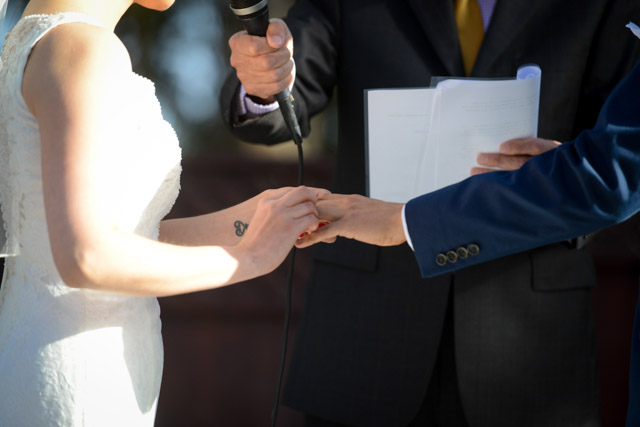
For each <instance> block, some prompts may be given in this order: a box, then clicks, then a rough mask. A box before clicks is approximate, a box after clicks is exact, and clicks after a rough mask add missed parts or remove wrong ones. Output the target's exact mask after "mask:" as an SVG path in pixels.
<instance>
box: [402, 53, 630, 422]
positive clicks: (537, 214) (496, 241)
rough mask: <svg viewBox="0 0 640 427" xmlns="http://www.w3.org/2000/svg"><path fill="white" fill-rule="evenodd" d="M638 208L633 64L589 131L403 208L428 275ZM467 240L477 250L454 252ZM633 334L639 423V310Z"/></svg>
mask: <svg viewBox="0 0 640 427" xmlns="http://www.w3.org/2000/svg"><path fill="white" fill-rule="evenodd" d="M638 211H640V63H638V64H636V66H635V68H634V69H633V70H632V71H631V73H630V74H629V75H628V76H627V78H626V79H625V80H623V81H622V82H621V83H620V84H619V85H618V86H617V87H616V89H615V90H614V91H613V92H612V94H611V95H610V96H609V98H608V100H607V102H606V103H605V105H604V106H603V107H602V110H601V112H600V115H599V118H598V121H597V123H596V125H595V127H594V128H593V129H591V130H587V131H584V132H582V133H581V134H580V135H579V136H578V137H577V138H576V139H575V140H573V141H571V142H567V143H565V144H562V145H561V146H560V147H558V148H557V149H554V150H552V151H549V152H547V153H545V154H542V155H539V156H536V157H534V158H532V159H531V160H529V161H528V162H527V163H526V164H525V165H524V166H523V167H522V168H521V169H519V170H518V171H515V172H493V173H488V174H484V175H480V176H476V177H473V178H470V179H467V180H465V181H462V182H460V183H458V184H455V185H452V186H450V187H446V188H444V189H442V190H439V191H437V192H434V193H430V194H427V195H424V196H422V197H418V198H416V199H413V200H411V201H410V202H409V203H408V204H407V206H406V211H405V214H406V219H407V227H408V230H409V234H410V236H411V240H412V243H413V247H414V249H415V255H416V258H417V260H418V263H419V265H420V270H421V272H422V275H423V276H425V277H430V276H435V275H438V274H442V273H444V272H448V271H453V270H456V269H459V268H463V267H466V266H470V265H474V264H478V263H481V262H484V261H489V260H492V259H494V258H498V257H503V256H505V255H508V254H512V253H516V252H522V251H525V250H529V249H532V248H535V247H538V246H542V245H546V244H549V243H552V242H559V241H563V240H566V239H570V238H573V237H575V236H579V235H583V234H587V233H591V232H593V231H596V230H599V229H602V228H605V227H607V226H611V225H613V224H616V223H619V222H622V221H624V220H625V219H627V218H629V217H630V216H631V215H633V214H634V213H636V212H638ZM471 245H475V246H474V247H473V249H474V250H473V251H471V252H472V253H474V254H475V255H472V254H470V253H469V251H467V252H465V250H462V251H460V250H459V248H464V249H468V248H469V247H470V246H471ZM450 251H451V252H450ZM453 253H456V255H458V254H461V255H462V256H454V255H453ZM439 254H441V255H440V257H438V255H439ZM447 255H449V258H448V259H446V258H447ZM443 256H444V257H443ZM451 261H453V262H451ZM633 334H634V335H633V344H632V356H631V378H630V390H629V391H630V396H629V402H631V404H630V405H629V414H628V417H627V425H628V426H640V405H638V404H637V402H639V401H640V311H636V319H635V328H634V333H633ZM634 402H636V404H633V403H634Z"/></svg>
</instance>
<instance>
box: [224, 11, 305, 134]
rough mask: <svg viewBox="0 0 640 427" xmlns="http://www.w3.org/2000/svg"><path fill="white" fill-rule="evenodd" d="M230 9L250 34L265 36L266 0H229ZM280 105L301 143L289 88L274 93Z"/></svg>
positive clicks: (288, 124)
mask: <svg viewBox="0 0 640 427" xmlns="http://www.w3.org/2000/svg"><path fill="white" fill-rule="evenodd" d="M229 6H230V7H231V11H233V13H234V14H235V15H236V18H238V20H239V21H240V22H242V25H243V26H244V28H245V30H247V33H249V34H250V35H252V36H259V37H265V36H266V35H267V27H268V26H269V4H268V2H267V0H229ZM274 98H275V99H276V101H278V104H279V105H280V111H281V112H282V117H283V118H284V121H285V123H286V125H287V128H288V129H289V132H290V133H291V136H292V137H293V142H295V143H296V145H300V144H302V132H301V131H300V125H299V124H298V119H297V118H296V114H295V112H294V110H293V103H292V101H293V98H292V96H291V94H290V93H289V89H285V90H283V91H282V92H279V93H277V94H275V95H274Z"/></svg>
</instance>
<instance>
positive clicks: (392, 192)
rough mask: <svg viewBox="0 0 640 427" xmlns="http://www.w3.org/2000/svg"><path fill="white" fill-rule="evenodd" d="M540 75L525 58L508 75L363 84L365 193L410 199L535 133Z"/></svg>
mask: <svg viewBox="0 0 640 427" xmlns="http://www.w3.org/2000/svg"><path fill="white" fill-rule="evenodd" d="M540 78H541V72H540V68H539V67H538V66H536V65H528V66H524V67H521V68H520V69H519V70H518V75H517V76H516V77H515V78H511V79H487V80H478V79H460V78H450V79H446V80H443V81H440V82H439V83H438V85H437V86H436V87H435V88H419V89H372V90H367V92H366V94H365V100H366V106H365V108H366V118H367V119H366V138H367V173H368V185H369V189H368V191H369V192H368V195H369V196H370V197H373V198H376V199H381V200H386V201H392V202H407V201H408V200H410V199H412V198H414V197H416V196H419V195H422V194H425V193H429V192H431V191H434V190H437V189H439V188H442V187H445V186H447V185H450V184H453V183H456V182H458V181H460V180H462V179H465V178H467V177H468V176H470V170H471V168H472V167H473V166H475V165H476V162H475V159H476V156H477V155H478V153H480V152H497V151H498V147H499V145H500V144H501V143H502V142H504V141H506V140H508V139H512V138H520V137H532V136H536V134H537V128H538V105H539V98H540Z"/></svg>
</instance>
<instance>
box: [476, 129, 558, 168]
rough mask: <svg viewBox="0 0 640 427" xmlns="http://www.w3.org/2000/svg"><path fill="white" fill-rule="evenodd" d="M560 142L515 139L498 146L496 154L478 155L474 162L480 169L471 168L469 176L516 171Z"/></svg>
mask: <svg viewBox="0 0 640 427" xmlns="http://www.w3.org/2000/svg"><path fill="white" fill-rule="evenodd" d="M559 145H561V144H560V142H558V141H552V140H550V139H543V138H517V139H512V140H509V141H505V142H503V143H502V144H500V150H499V152H498V153H480V154H478V157H477V159H476V161H477V162H478V165H480V167H473V168H471V175H478V174H480V173H486V172H494V171H495V170H516V169H520V167H521V166H522V165H523V164H525V162H526V161H527V160H529V159H530V158H532V157H533V156H537V155H538V154H542V153H544V152H547V151H549V150H552V149H554V148H556V147H558V146H559Z"/></svg>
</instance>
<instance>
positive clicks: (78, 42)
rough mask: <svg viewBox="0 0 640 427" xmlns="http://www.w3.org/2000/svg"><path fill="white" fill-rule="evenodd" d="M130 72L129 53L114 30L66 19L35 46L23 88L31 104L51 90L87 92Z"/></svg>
mask: <svg viewBox="0 0 640 427" xmlns="http://www.w3.org/2000/svg"><path fill="white" fill-rule="evenodd" d="M130 72H131V59H130V57H129V53H128V52H127V49H126V47H125V46H124V45H123V44H122V42H121V41H120V39H118V37H117V36H116V35H115V34H114V33H113V32H111V31H109V30H107V29H104V28H101V27H97V26H93V25H89V24H85V23H68V24H64V25H61V26H59V27H57V28H55V29H53V30H51V31H50V32H49V33H48V34H47V35H46V36H45V37H43V38H42V39H41V40H40V41H39V42H38V43H37V44H36V45H35V46H34V48H33V49H32V51H31V55H30V57H29V60H28V62H27V66H26V68H25V74H24V81H23V88H22V89H23V94H24V97H25V100H26V101H27V105H29V107H30V108H31V106H32V104H33V102H34V97H39V98H42V96H43V95H44V94H45V93H50V94H51V95H52V96H53V97H54V98H59V97H60V96H62V95H64V94H72V93H74V92H78V91H84V93H85V94H86V93H87V92H86V91H87V90H95V89H98V88H99V87H100V86H102V87H109V86H112V85H114V84H117V83H118V82H119V81H122V80H121V78H122V76H124V75H126V74H127V73H130ZM80 93H82V92H80ZM32 111H33V109H32Z"/></svg>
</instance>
